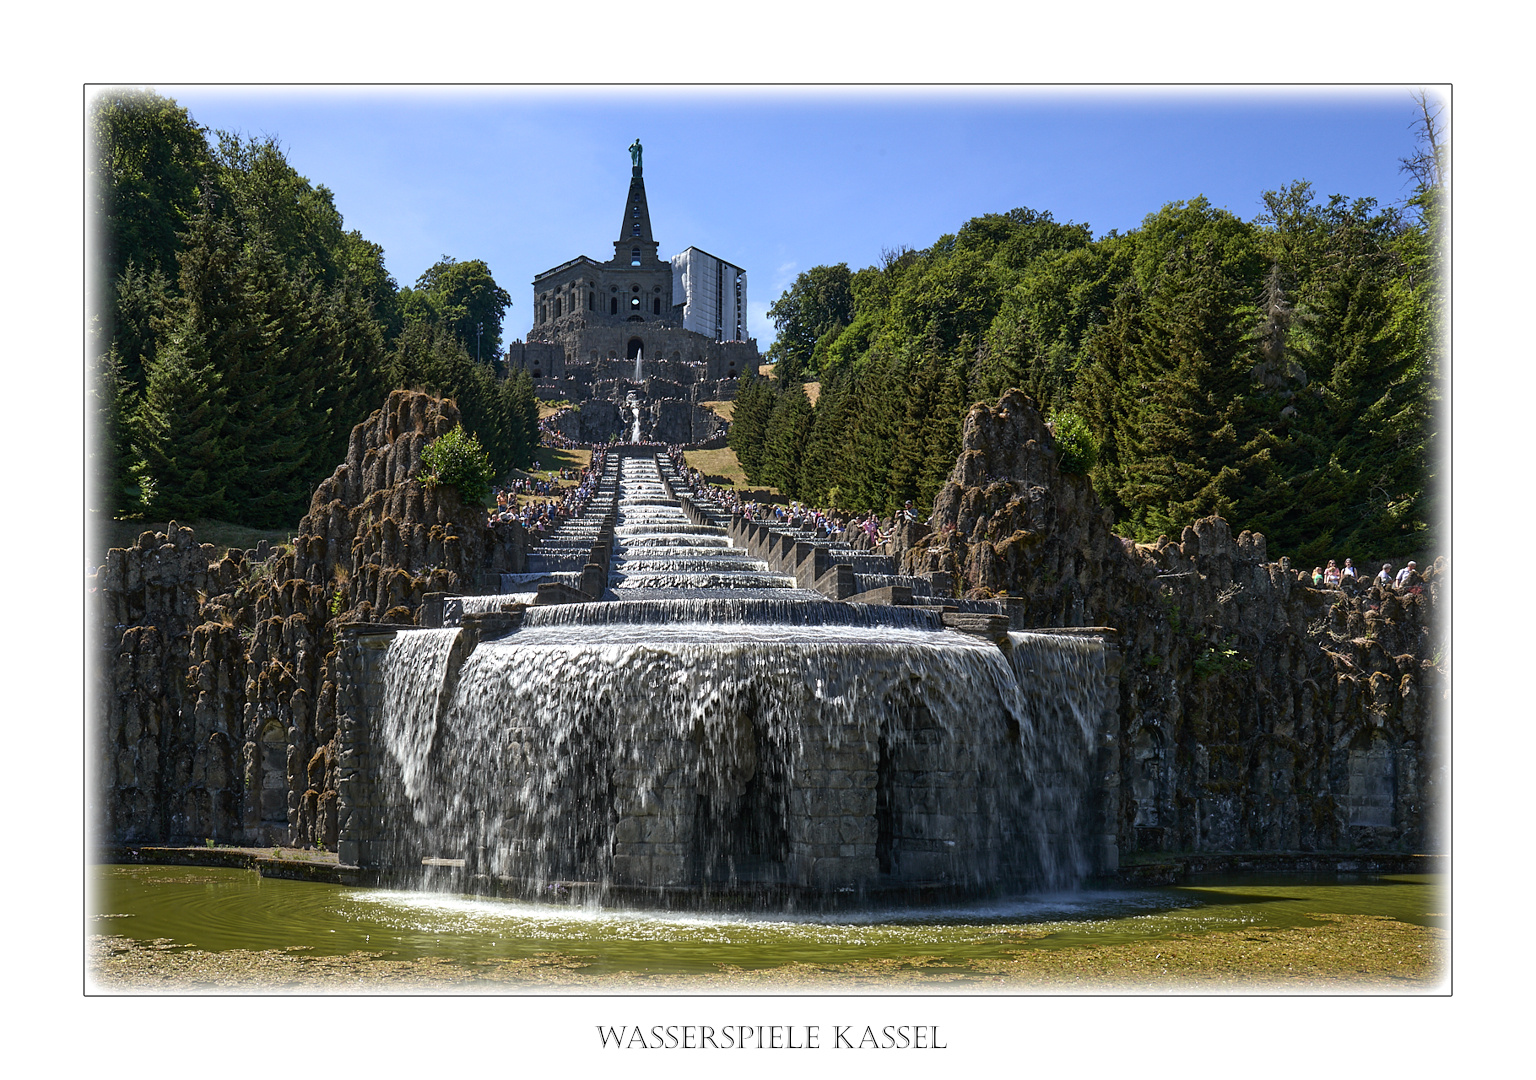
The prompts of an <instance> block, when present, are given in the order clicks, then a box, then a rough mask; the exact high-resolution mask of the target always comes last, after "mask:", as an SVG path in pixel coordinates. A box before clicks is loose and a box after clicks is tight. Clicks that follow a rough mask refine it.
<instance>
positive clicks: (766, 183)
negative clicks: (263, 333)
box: [155, 86, 1416, 347]
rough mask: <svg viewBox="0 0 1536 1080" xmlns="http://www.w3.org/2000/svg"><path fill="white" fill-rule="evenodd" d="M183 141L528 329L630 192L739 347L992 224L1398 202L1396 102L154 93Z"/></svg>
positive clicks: (1408, 127) (1320, 92)
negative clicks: (462, 272) (246, 159)
mask: <svg viewBox="0 0 1536 1080" xmlns="http://www.w3.org/2000/svg"><path fill="white" fill-rule="evenodd" d="M155 89H157V91H158V92H161V94H164V95H167V97H174V98H175V100H177V101H178V103H180V104H183V106H184V108H186V109H187V111H189V112H190V114H192V117H194V118H195V120H197V121H198V123H201V124H204V126H207V128H210V129H223V131H233V132H241V134H244V135H273V137H276V138H278V140H280V141H281V144H283V146H284V151H286V154H287V158H289V161H290V163H292V164H293V167H295V169H298V172H300V174H303V175H306V177H307V178H309V180H310V181H312V183H316V184H326V186H327V187H330V190H332V192H333V194H335V198H336V207H338V209H339V210H341V214H343V217H344V218H346V226H347V227H349V229H358V230H359V232H361V234H362V235H364V237H366V238H369V240H372V241H375V243H378V244H381V246H382V247H384V258H386V263H387V266H389V269H390V272H392V273H393V275H395V278H396V281H399V283H401V284H413V283H415V281H416V277H418V275H419V273H421V272H422V270H425V269H427V267H429V266H432V264H433V263H435V261H436V260H438V258H439V257H441V255H453V257H455V258H458V260H470V258H482V260H485V263H487V264H488V266H490V269H492V273H493V275H495V278H496V281H498V283H499V284H501V286H502V287H504V289H507V292H508V293H510V295H511V300H513V307H511V310H510V312H508V315H507V323H505V330H504V340H510V338H513V336H524V335H525V333H527V329H528V324H530V295H531V293H530V287H531V281H533V277H535V275H536V273H539V272H542V270H545V269H548V267H551V266H556V264H558V263H562V261H565V260H567V258H573V257H576V255H590V257H593V258H598V260H607V258H611V257H613V247H611V243H613V240H614V238H616V237H617V230H619V223H621V215H622V210H624V197H625V192H627V189H628V178H630V155H628V152H627V147H628V144H630V143H631V141H633V140H634V138H636V137H639V138H641V141H642V144H644V147H645V190H647V197H648V198H650V207H651V226H653V229H654V235H656V240H657V241H659V243H660V253H662V257H670V255H673V253H676V252H679V250H682V249H684V247H687V246H690V244H693V246H697V247H702V249H705V250H708V252H711V253H714V255H719V257H720V258H725V260H730V261H733V263H737V264H740V266H743V267H745V269H746V273H748V289H750V293H748V295H750V301H751V303H750V307H751V310H750V318H751V330H753V333H754V335H756V336H757V340H759V344H760V346H762V347H766V346H768V343H770V341H771V340H773V327H771V324H770V323H768V320H766V309H768V306H770V304H771V303H773V301H774V300H777V298H779V295H780V293H782V292H783V290H785V289H786V287H788V286H790V284H791V283H793V281H794V275H796V273H799V272H802V270H806V269H809V267H811V266H816V264H819V263H848V264H849V266H851V267H854V269H859V267H862V266H869V264H872V263H876V261H877V260H879V257H880V250H882V249H883V247H897V246H902V244H906V246H911V247H926V246H928V244H931V243H932V241H934V240H937V238H938V237H942V235H943V234H946V232H954V230H955V229H958V227H960V226H962V224H963V223H965V221H966V220H968V218H971V217H975V215H978V214H988V212H1001V210H1008V209H1012V207H1015V206H1028V207H1031V209H1035V210H1051V212H1052V214H1054V215H1055V218H1057V220H1058V221H1069V220H1071V221H1086V223H1087V224H1091V226H1092V227H1094V232H1095V235H1103V234H1104V232H1107V230H1109V229H1120V230H1121V232H1124V230H1129V229H1134V227H1137V224H1138V223H1140V221H1141V218H1143V217H1144V215H1147V214H1150V212H1155V210H1157V209H1158V207H1161V206H1163V204H1164V203H1169V201H1175V200H1189V198H1193V197H1197V195H1204V197H1206V198H1209V200H1210V201H1212V203H1215V204H1217V206H1223V207H1226V209H1229V210H1232V212H1233V214H1236V215H1240V217H1243V218H1252V217H1255V215H1256V214H1258V212H1260V206H1261V204H1260V197H1261V194H1263V192H1264V190H1269V189H1273V187H1278V186H1281V184H1287V183H1290V181H1293V180H1303V178H1304V180H1310V181H1312V184H1313V186H1315V189H1316V190H1318V192H1319V194H1324V195H1327V194H1335V192H1339V194H1344V195H1350V197H1361V195H1370V197H1375V198H1376V200H1379V201H1382V203H1393V201H1398V200H1401V198H1404V197H1405V195H1407V190H1409V189H1407V186H1405V178H1404V175H1402V174H1401V172H1399V167H1398V160H1399V158H1401V157H1404V155H1407V154H1409V152H1412V149H1413V132H1412V123H1413V118H1415V111H1416V106H1415V101H1413V98H1412V92H1413V88H1407V86H1402V88H1372V89H1364V91H1362V89H1335V91H1324V89H1290V91H1253V89H1244V91H1209V89H1206V91H1198V92H1190V91H1170V89H1158V91H1150V89H1149V91H1081V89H1078V91H1068V89H1055V91H1048V89H1020V91H998V89H992V91H977V89H966V91H962V89H952V91H940V89H931V88H926V89H912V91H902V89H860V91H837V89H777V91H774V89H740V88H719V89H697V88H690V89H685V91H682V89H674V91H665V89H625V91H617V89H571V88H559V89H554V88H550V89H516V88H508V89H475V91H467V89H459V91H455V89H438V91H427V89H336V88H313V89H298V88H286V89H263V88H221V86H157V88H155Z"/></svg>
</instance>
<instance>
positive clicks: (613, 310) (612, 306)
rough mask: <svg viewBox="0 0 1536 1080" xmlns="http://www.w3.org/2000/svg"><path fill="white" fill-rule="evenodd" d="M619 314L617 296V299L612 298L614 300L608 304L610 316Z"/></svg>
mask: <svg viewBox="0 0 1536 1080" xmlns="http://www.w3.org/2000/svg"><path fill="white" fill-rule="evenodd" d="M618 313H619V298H618V297H617V296H615V297H613V298H612V300H610V301H609V304H608V314H610V315H617V314H618Z"/></svg>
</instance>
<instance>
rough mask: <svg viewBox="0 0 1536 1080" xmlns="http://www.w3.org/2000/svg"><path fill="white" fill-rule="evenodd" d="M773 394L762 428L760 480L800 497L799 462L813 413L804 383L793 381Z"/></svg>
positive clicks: (790, 494)
mask: <svg viewBox="0 0 1536 1080" xmlns="http://www.w3.org/2000/svg"><path fill="white" fill-rule="evenodd" d="M776 396H777V400H776V401H775V402H774V405H773V413H772V414H771V415H770V416H769V418H768V424H767V427H766V429H765V430H764V432H763V463H762V476H763V481H764V482H765V483H768V484H771V485H772V486H774V487H776V488H778V489H779V491H780V492H782V493H783V494H785V495H788V496H789V497H790V498H792V499H797V498H800V497H801V487H800V470H801V464H802V462H803V461H804V458H805V446H806V443H807V441H808V440H809V438H810V434H811V425H812V421H813V419H814V415H815V414H814V411H813V410H812V409H811V402H810V399H809V398H807V397H806V396H805V387H803V386H800V385H798V384H796V385H794V386H791V387H790V388H789V389H788V390H786V391H784V392H783V393H782V394H778V395H776Z"/></svg>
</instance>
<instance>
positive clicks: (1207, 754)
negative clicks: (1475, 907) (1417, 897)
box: [902, 391, 1449, 852]
mask: <svg viewBox="0 0 1536 1080" xmlns="http://www.w3.org/2000/svg"><path fill="white" fill-rule="evenodd" d="M1111 524H1112V522H1111V519H1110V516H1109V514H1108V513H1107V512H1106V511H1104V510H1103V509H1102V507H1100V506H1099V504H1098V502H1097V500H1096V498H1095V497H1094V494H1093V490H1092V487H1091V485H1090V484H1089V483H1088V481H1087V479H1086V478H1085V477H1080V476H1072V475H1067V474H1064V473H1062V472H1061V470H1060V469H1059V467H1058V464H1057V456H1056V451H1055V448H1054V443H1053V440H1052V438H1051V435H1050V432H1049V431H1048V429H1047V428H1046V426H1045V424H1044V423H1043V422H1042V420H1041V419H1040V416H1039V413H1038V412H1037V411H1036V409H1035V407H1034V403H1033V402H1032V401H1031V400H1030V399H1029V398H1027V397H1026V396H1025V395H1023V394H1022V393H1020V392H1018V391H1011V392H1010V393H1008V394H1007V395H1005V396H1004V397H1003V398H1002V399H1001V400H1000V401H999V403H998V405H997V406H995V407H989V406H986V405H977V406H975V407H973V408H972V410H971V412H970V414H969V415H968V416H967V418H966V421H965V426H964V431H963V435H962V450H961V453H960V456H959V459H958V460H957V462H956V465H955V469H954V471H953V473H952V474H951V476H950V478H949V481H948V482H947V483H946V484H945V486H944V487H943V489H942V490H941V491H940V493H939V495H938V497H937V498H936V499H935V502H934V513H933V517H932V518H931V519H930V526H931V529H932V531H931V532H930V533H929V534H928V535H926V536H923V537H921V538H918V539H917V540H916V541H915V542H914V543H913V544H912V546H911V547H910V548H909V549H908V550H907V551H906V552H905V554H904V555H903V559H902V570H903V572H904V573H918V572H932V571H947V572H949V573H952V574H953V575H955V577H956V579H957V580H958V581H960V582H962V583H963V585H962V587H963V588H965V589H966V590H968V591H967V592H966V595H967V596H970V597H987V596H998V595H1007V596H1010V597H1013V598H1015V599H1014V601H1013V603H1012V604H1011V605H1010V607H1011V608H1012V609H1013V610H1014V611H1015V612H1016V614H1015V619H1016V620H1017V621H1018V622H1020V623H1022V624H1024V625H1028V626H1085V625H1099V626H1109V627H1114V628H1115V629H1117V630H1118V631H1119V641H1120V645H1121V649H1122V654H1123V657H1124V663H1123V666H1122V668H1121V673H1120V688H1119V691H1120V731H1119V733H1118V739H1119V768H1120V792H1121V799H1120V802H1121V805H1120V808H1119V811H1118V813H1119V821H1118V843H1119V846H1120V850H1121V851H1122V852H1135V851H1138V850H1141V851H1145V850H1155V851H1213V850H1214V851H1234V850H1252V851H1258V850H1292V851H1294V850H1300V851H1309V850H1343V851H1355V850H1387V849H1390V850H1406V851H1434V850H1438V849H1439V848H1440V847H1441V845H1442V844H1443V843H1444V841H1445V838H1444V837H1443V836H1442V835H1441V832H1440V825H1441V822H1440V818H1441V815H1442V813H1443V811H1444V809H1445V805H1446V804H1445V799H1446V797H1447V796H1448V774H1447V771H1446V768H1447V766H1446V760H1445V753H1444V752H1445V749H1446V747H1445V744H1444V739H1445V737H1446V733H1445V731H1444V720H1443V717H1444V710H1445V709H1446V707H1447V704H1448V700H1449V678H1448V674H1447V670H1446V666H1445V663H1444V657H1445V656H1446V655H1447V653H1448V644H1449V607H1448V604H1449V593H1448V588H1449V573H1448V567H1447V564H1446V563H1445V561H1444V560H1436V562H1435V564H1434V565H1433V566H1432V567H1430V568H1429V569H1428V570H1426V571H1425V573H1424V575H1423V577H1422V579H1416V580H1415V582H1414V585H1413V588H1412V589H1410V590H1409V591H1408V592H1406V593H1398V592H1394V591H1390V590H1389V591H1386V592H1383V591H1381V590H1379V589H1376V588H1373V587H1370V588H1352V589H1351V590H1350V591H1347V592H1346V591H1341V590H1338V589H1315V588H1313V587H1312V586H1311V584H1310V578H1306V579H1305V580H1303V575H1301V574H1300V573H1299V571H1296V570H1293V569H1292V568H1291V566H1290V564H1289V561H1288V560H1286V559H1281V560H1280V561H1278V562H1271V561H1269V560H1268V555H1267V552H1266V549H1265V542H1264V537H1263V536H1262V535H1259V534H1256V533H1248V532H1244V533H1242V534H1241V535H1239V536H1237V537H1235V538H1234V537H1233V536H1232V534H1231V530H1230V529H1229V528H1228V526H1227V523H1226V522H1225V521H1223V520H1222V519H1220V518H1216V517H1211V518H1204V519H1202V520H1200V521H1196V522H1194V523H1193V524H1191V525H1190V526H1189V527H1187V528H1185V529H1184V530H1183V532H1182V534H1181V535H1180V536H1179V537H1178V539H1177V540H1174V539H1170V538H1167V537H1164V538H1161V539H1160V540H1159V541H1158V542H1157V543H1155V544H1141V545H1138V544H1133V543H1131V542H1129V541H1126V540H1123V539H1122V538H1120V537H1117V536H1115V535H1114V533H1113V532H1112V531H1111V529H1110V526H1111Z"/></svg>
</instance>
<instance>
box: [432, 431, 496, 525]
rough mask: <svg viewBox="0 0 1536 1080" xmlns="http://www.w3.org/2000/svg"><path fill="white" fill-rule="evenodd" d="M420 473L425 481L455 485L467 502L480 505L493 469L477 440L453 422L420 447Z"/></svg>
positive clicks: (483, 500)
mask: <svg viewBox="0 0 1536 1080" xmlns="http://www.w3.org/2000/svg"><path fill="white" fill-rule="evenodd" d="M421 473H422V477H423V478H424V479H425V480H426V482H427V483H428V484H445V485H447V486H450V487H454V488H457V489H458V491H459V495H460V497H461V498H463V500H464V502H465V503H466V504H468V505H469V506H484V505H485V504H486V503H487V501H488V500H489V497H490V494H491V481H492V480H493V479H494V478H495V471H494V468H493V467H492V465H491V459H490V455H488V454H487V453H486V452H485V449H484V448H483V447H482V446H481V445H480V440H479V439H477V438H475V436H474V435H473V434H471V433H470V432H468V431H466V430H464V425H463V424H459V425H456V426H455V427H454V428H453V429H452V430H450V431H447V432H444V433H443V434H442V435H439V436H438V437H437V438H435V439H433V440H432V441H431V442H429V443H427V445H426V446H424V447H422V449H421Z"/></svg>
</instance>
